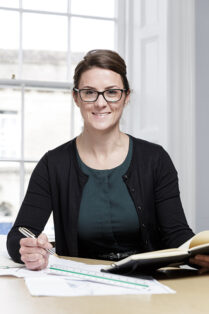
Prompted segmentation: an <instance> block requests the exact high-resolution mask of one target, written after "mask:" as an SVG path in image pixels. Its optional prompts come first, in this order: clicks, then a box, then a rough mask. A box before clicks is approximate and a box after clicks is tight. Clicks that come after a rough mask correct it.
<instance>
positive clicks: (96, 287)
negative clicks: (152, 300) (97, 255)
mask: <svg viewBox="0 0 209 314" xmlns="http://www.w3.org/2000/svg"><path fill="white" fill-rule="evenodd" d="M25 282H26V286H27V288H28V289H29V291H30V294H31V295H33V296H65V297H66V296H72V297H73V296H99V295H124V294H129V295H130V294H135V295H138V294H143V295H150V294H166V293H175V291H173V290H172V289H170V288H168V287H166V286H164V285H162V284H160V283H159V282H157V281H156V280H155V279H153V280H150V282H149V288H147V289H141V291H140V290H134V289H127V288H122V287H116V286H110V285H105V284H100V283H94V282H90V281H86V280H79V279H78V280H75V279H70V278H69V277H68V278H67V277H63V276H52V275H49V276H48V277H45V278H43V277H40V278H38V277H26V278H25Z"/></svg>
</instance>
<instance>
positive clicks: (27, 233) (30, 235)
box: [18, 227, 55, 255]
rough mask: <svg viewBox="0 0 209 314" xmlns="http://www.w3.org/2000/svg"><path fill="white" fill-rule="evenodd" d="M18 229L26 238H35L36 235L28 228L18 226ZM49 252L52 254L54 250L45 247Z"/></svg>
mask: <svg viewBox="0 0 209 314" xmlns="http://www.w3.org/2000/svg"><path fill="white" fill-rule="evenodd" d="M18 230H19V231H20V232H21V233H22V234H23V235H24V236H26V237H27V238H33V239H36V236H35V234H34V233H33V232H31V231H30V230H28V229H27V228H24V227H19V228H18ZM45 250H46V251H47V252H48V253H49V254H51V255H54V254H55V253H54V250H52V249H45Z"/></svg>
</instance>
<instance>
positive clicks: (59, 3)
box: [22, 0, 67, 12]
mask: <svg viewBox="0 0 209 314" xmlns="http://www.w3.org/2000/svg"><path fill="white" fill-rule="evenodd" d="M22 3H23V8H24V9H31V10H40V11H49V12H50V11H52V12H67V0H56V1H52V0H44V1H43V0H35V1H34V0H22Z"/></svg>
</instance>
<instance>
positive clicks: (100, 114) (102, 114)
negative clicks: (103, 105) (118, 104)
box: [92, 112, 110, 117]
mask: <svg viewBox="0 0 209 314" xmlns="http://www.w3.org/2000/svg"><path fill="white" fill-rule="evenodd" d="M92 113H93V114H94V115H96V116H99V117H104V116H106V115H108V114H110V112H104V113H95V112H92Z"/></svg>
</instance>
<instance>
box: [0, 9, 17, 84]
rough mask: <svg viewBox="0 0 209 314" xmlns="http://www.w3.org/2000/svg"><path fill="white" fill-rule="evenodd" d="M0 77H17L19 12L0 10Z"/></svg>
mask: <svg viewBox="0 0 209 314" xmlns="http://www.w3.org/2000/svg"><path fill="white" fill-rule="evenodd" d="M0 38H1V40H0V78H3V79H10V78H11V77H12V74H15V76H16V77H18V48H19V13H17V12H11V11H6V10H0Z"/></svg>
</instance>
